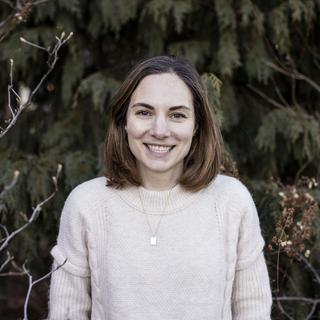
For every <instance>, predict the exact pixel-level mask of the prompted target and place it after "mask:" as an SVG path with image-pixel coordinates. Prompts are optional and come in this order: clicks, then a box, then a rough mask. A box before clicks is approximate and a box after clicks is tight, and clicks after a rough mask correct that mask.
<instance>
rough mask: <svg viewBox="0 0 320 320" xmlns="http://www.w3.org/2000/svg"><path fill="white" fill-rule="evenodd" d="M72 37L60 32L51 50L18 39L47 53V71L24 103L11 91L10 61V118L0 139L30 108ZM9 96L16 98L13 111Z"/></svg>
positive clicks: (1, 131) (0, 133)
mask: <svg viewBox="0 0 320 320" xmlns="http://www.w3.org/2000/svg"><path fill="white" fill-rule="evenodd" d="M72 35H73V33H72V32H71V33H69V35H68V36H66V34H65V33H64V32H62V34H61V35H60V37H56V43H55V44H54V46H53V47H52V48H51V47H48V48H45V47H42V46H39V45H38V44H36V43H33V42H30V41H28V40H26V39H24V38H20V40H21V42H23V43H25V44H27V45H30V46H33V47H35V48H37V49H39V50H44V51H46V52H47V53H48V60H47V64H48V69H47V72H46V73H45V74H44V75H43V76H42V78H41V79H40V81H39V82H38V84H37V85H36V86H35V88H34V89H33V90H32V91H31V93H30V95H29V96H28V98H27V99H26V101H23V99H22V98H21V96H20V95H19V94H18V93H17V92H16V91H15V90H14V89H13V80H12V78H13V77H12V75H13V64H14V62H13V60H12V59H11V60H10V83H9V85H8V108H9V109H10V112H11V118H10V119H8V120H7V122H8V125H7V126H6V127H5V128H0V139H1V138H2V137H4V135H5V134H6V133H7V132H8V131H9V130H10V129H11V128H12V127H13V126H14V125H15V123H16V121H17V119H18V117H19V116H20V114H21V113H22V112H23V111H24V110H25V109H26V108H28V106H30V104H31V102H32V99H33V97H34V96H35V94H36V93H37V92H38V91H39V89H40V87H41V85H42V84H43V82H44V81H45V80H46V78H47V77H48V76H49V74H50V73H51V72H52V70H53V69H54V67H55V65H56V63H57V61H58V59H59V57H58V53H59V50H60V49H61V47H62V46H63V45H64V44H65V43H66V42H67V41H69V40H70V38H71V37H72ZM11 95H14V96H15V98H16V101H17V102H18V107H17V109H16V110H14V108H13V107H12V105H11Z"/></svg>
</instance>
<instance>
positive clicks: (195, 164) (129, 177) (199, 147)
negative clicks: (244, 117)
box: [105, 56, 223, 192]
mask: <svg viewBox="0 0 320 320" xmlns="http://www.w3.org/2000/svg"><path fill="white" fill-rule="evenodd" d="M161 73H174V74H175V75H177V76H178V77H179V78H180V79H181V80H182V81H183V82H184V83H185V84H186V85H187V86H188V88H189V89H190V91H191V93H192V96H193V104H194V110H195V118H196V119H195V127H196V134H195V135H194V137H193V140H192V143H191V147H190V150H189V153H188V155H187V156H186V157H185V159H184V165H183V173H182V175H181V177H180V179H179V181H178V182H179V184H180V185H181V186H182V187H183V188H184V189H185V190H188V191H192V192H196V191H198V190H200V189H202V188H205V187H206V186H207V185H208V184H209V183H210V182H211V181H212V180H213V178H214V177H215V176H216V175H217V174H218V172H219V168H220V164H221V158H222V148H223V142H222V137H221V133H220V129H219V127H218V125H217V123H216V119H215V116H214V113H213V109H212V108H211V106H210V104H209V101H208V96H207V92H206V89H205V87H204V85H203V83H202V81H201V78H200V76H199V74H198V72H197V71H196V70H195V69H194V68H193V67H192V65H191V64H190V63H189V62H188V60H186V59H183V58H177V57H173V56H156V57H152V58H149V59H146V60H144V61H142V62H140V63H139V64H137V65H136V66H135V67H134V68H133V69H132V70H131V72H130V73H129V74H128V76H127V77H126V79H125V80H124V82H123V84H122V85H121V86H120V88H119V89H118V91H117V92H116V94H115V96H114V97H113V99H112V100H111V106H110V107H111V119H110V124H109V129H108V132H107V136H106V142H105V169H106V172H105V175H106V177H107V178H108V186H113V187H115V188H119V189H121V188H124V187H127V186H139V185H141V184H142V182H141V177H140V174H139V171H138V167H137V164H136V159H135V157H134V155H133V154H132V153H131V151H130V148H129V144H128V140H127V134H126V131H125V125H126V114H127V110H128V106H129V103H130V98H131V95H132V93H133V92H134V90H135V89H136V88H137V86H138V85H139V83H140V81H141V80H142V79H143V78H145V77H146V76H148V75H152V74H161Z"/></svg>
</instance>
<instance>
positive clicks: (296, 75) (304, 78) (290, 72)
mask: <svg viewBox="0 0 320 320" xmlns="http://www.w3.org/2000/svg"><path fill="white" fill-rule="evenodd" d="M266 65H267V66H268V67H270V68H271V69H273V70H275V71H277V72H279V73H281V74H284V75H286V76H288V77H290V78H293V79H296V80H302V81H305V82H307V83H308V84H309V85H310V86H311V87H312V88H314V89H315V90H317V91H318V92H319V93H320V86H319V85H318V84H317V83H316V82H314V81H313V80H312V79H310V78H309V77H307V76H306V75H304V74H302V73H300V72H298V71H297V70H288V69H285V68H282V67H279V66H277V65H276V64H274V63H272V62H270V61H269V62H266Z"/></svg>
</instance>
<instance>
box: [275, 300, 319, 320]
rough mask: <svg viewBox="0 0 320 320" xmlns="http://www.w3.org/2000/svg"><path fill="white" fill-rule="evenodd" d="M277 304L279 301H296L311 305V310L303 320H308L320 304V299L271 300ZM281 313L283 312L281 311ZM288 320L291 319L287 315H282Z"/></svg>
mask: <svg viewBox="0 0 320 320" xmlns="http://www.w3.org/2000/svg"><path fill="white" fill-rule="evenodd" d="M273 300H275V301H276V302H277V303H278V302H280V301H290V302H292V301H298V302H302V303H307V304H312V307H311V310H310V312H309V313H308V315H307V317H306V318H305V319H304V320H310V319H311V317H312V316H313V314H314V312H315V311H316V308H317V305H318V304H319V303H320V299H312V298H306V297H286V296H282V297H275V298H273ZM281 311H284V310H283V309H282V310H281ZM284 314H285V315H286V316H287V317H288V318H289V319H293V318H292V317H291V316H289V315H288V314H287V313H284Z"/></svg>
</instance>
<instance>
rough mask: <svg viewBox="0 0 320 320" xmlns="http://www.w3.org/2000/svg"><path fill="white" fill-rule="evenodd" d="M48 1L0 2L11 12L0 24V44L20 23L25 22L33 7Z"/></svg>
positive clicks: (18, 0) (21, 0) (22, 0)
mask: <svg viewBox="0 0 320 320" xmlns="http://www.w3.org/2000/svg"><path fill="white" fill-rule="evenodd" d="M47 1H48V0H16V1H15V2H14V1H9V0H0V2H2V3H4V4H6V5H8V6H9V7H10V8H11V10H12V12H11V14H9V15H8V17H6V18H5V19H4V20H3V21H1V22H0V42H1V41H2V40H3V39H4V38H5V37H6V36H7V35H9V33H10V32H11V31H12V30H13V29H14V28H15V27H16V26H17V25H18V24H20V23H22V22H25V21H27V19H28V17H29V15H30V13H31V11H32V9H33V7H34V6H36V5H39V4H41V3H44V2H47Z"/></svg>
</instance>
